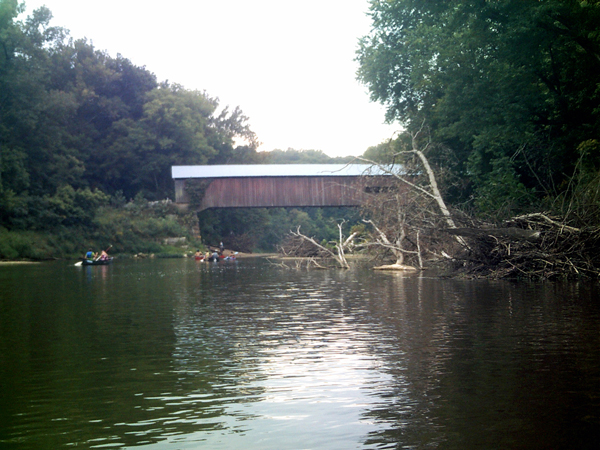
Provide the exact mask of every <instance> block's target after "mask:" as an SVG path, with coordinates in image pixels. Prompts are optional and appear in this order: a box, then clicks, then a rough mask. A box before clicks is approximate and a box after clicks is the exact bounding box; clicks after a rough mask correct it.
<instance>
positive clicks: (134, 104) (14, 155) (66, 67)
mask: <svg viewBox="0 0 600 450" xmlns="http://www.w3.org/2000/svg"><path fill="white" fill-rule="evenodd" d="M23 11H24V4H23V3H20V2H18V1H17V0H0V225H2V226H5V227H9V228H28V229H35V228H39V227H40V226H47V225H50V224H55V222H56V220H58V219H57V218H58V217H60V216H64V215H65V214H66V213H65V211H64V208H63V210H62V211H61V210H60V208H58V207H57V206H56V205H62V206H63V207H64V206H68V208H71V210H73V209H74V208H75V207H76V206H77V205H76V203H77V202H80V203H82V205H83V204H84V203H85V204H87V205H88V206H90V207H91V206H92V205H97V204H101V203H102V202H106V201H107V199H108V196H113V195H115V194H117V193H118V195H120V196H124V197H126V198H133V197H135V196H136V195H138V194H141V195H143V196H144V197H145V198H147V199H150V200H152V199H162V198H165V197H169V196H172V195H173V193H172V192H173V191H172V180H171V173H170V168H171V165H174V164H225V163H228V162H239V160H240V158H241V159H245V158H246V159H251V156H252V155H253V154H255V153H256V146H257V142H256V137H255V135H254V133H253V132H252V131H251V130H250V127H249V125H248V119H247V117H246V116H244V114H243V113H242V111H241V110H240V109H239V108H235V109H233V110H230V109H229V108H228V107H221V105H220V104H219V100H218V98H215V97H211V96H209V95H208V94H207V93H206V92H200V91H192V90H188V89H185V88H183V87H182V86H180V85H177V84H170V83H167V82H159V81H157V79H156V77H155V75H154V74H153V73H151V72H149V71H148V70H147V69H146V68H145V67H138V66H135V65H134V64H132V63H131V61H129V60H128V59H127V58H124V57H123V56H121V55H117V56H116V57H112V56H110V55H108V54H107V53H106V52H103V51H100V50H97V49H96V48H94V46H93V45H92V44H91V43H90V42H88V41H87V40H86V39H80V40H73V39H72V38H70V37H69V34H68V32H67V31H66V30H64V29H62V28H60V27H53V26H50V20H51V18H52V14H51V12H50V10H49V9H48V8H46V7H42V8H40V9H38V10H36V11H34V12H33V13H32V14H31V15H30V16H29V17H27V18H26V19H23V20H21V19H20V17H21V16H22V13H23ZM236 142H243V144H242V145H239V144H236ZM248 155H249V156H248ZM66 193H68V195H67V194H66ZM65 202H66V203H68V205H65ZM69 202H70V203H69ZM86 202H87V203H86ZM57 208H58V209H57ZM75 209H77V208H75ZM51 216H52V217H51ZM84 216H85V215H81V217H77V215H75V216H72V215H71V216H70V217H69V218H68V221H70V222H77V221H78V220H79V219H81V221H85V217H84ZM51 218H54V220H51ZM65 218H66V216H65Z"/></svg>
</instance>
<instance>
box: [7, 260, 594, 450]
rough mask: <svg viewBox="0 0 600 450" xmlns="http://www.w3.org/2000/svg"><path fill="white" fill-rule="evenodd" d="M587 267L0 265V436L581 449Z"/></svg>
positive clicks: (267, 445)
mask: <svg viewBox="0 0 600 450" xmlns="http://www.w3.org/2000/svg"><path fill="white" fill-rule="evenodd" d="M598 294H599V289H598V285H597V284H586V283H543V284H542V283H540V284H535V283H527V282H519V283H510V282H496V281H457V280H440V279H436V278H433V277H427V276H422V275H412V276H405V275H402V274H398V273H387V272H374V271H371V270H368V269H364V268H355V269H350V270H346V271H342V270H329V271H319V270H317V271H306V270H285V269H283V268H281V267H275V266H273V265H270V264H269V263H268V261H266V260H265V259H262V258H249V259H242V260H238V261H237V262H221V263H199V262H196V261H193V260H184V259H163V260H161V259H157V260H144V261H135V260H117V261H116V262H115V263H114V264H113V265H112V266H106V267H74V266H73V265H72V263H65V262H53V263H44V264H36V265H26V266H11V265H9V266H0V449H2V450H4V449H10V450H12V449H14V450H25V449H27V450H29V449H32V450H33V449H35V450H39V449H64V448H67V449H68V448H73V447H77V448H86V449H87V448H90V449H92V448H105V449H106V448H108V449H111V448H113V449H117V448H141V449H147V450H175V449H211V450H212V449H248V450H254V449H256V450H258V449H260V450H270V449H272V450H286V449H323V450H335V449H339V450H349V449H382V448H392V449H404V448H406V449H463V450H464V449H592V448H593V449H597V448H599V447H598V446H599V443H600V431H599V430H600V419H599V415H600V301H599V295H598Z"/></svg>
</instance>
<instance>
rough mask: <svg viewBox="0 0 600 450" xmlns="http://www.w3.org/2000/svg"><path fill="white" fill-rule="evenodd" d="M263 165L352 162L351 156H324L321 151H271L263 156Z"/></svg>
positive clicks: (289, 149) (290, 149)
mask: <svg viewBox="0 0 600 450" xmlns="http://www.w3.org/2000/svg"><path fill="white" fill-rule="evenodd" d="M264 157H265V159H264V162H263V164H336V163H337V164H342V163H347V162H350V161H352V159H353V158H352V157H351V156H346V157H336V158H332V157H331V156H328V155H326V154H325V153H323V152H322V151H321V150H294V149H292V148H288V149H287V150H285V151H284V150H273V151H271V152H268V153H265V154H264Z"/></svg>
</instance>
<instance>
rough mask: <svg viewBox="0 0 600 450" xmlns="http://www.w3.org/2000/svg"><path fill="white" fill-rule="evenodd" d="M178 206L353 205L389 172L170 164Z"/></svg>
mask: <svg viewBox="0 0 600 450" xmlns="http://www.w3.org/2000/svg"><path fill="white" fill-rule="evenodd" d="M172 176H173V180H174V182H175V202H176V203H177V204H178V205H180V206H181V207H188V206H189V204H190V203H191V204H193V205H194V209H196V210H198V211H202V210H204V209H208V208H270V207H301V206H358V205H361V204H362V203H364V202H365V200H366V198H367V196H368V195H369V194H370V193H373V192H378V191H380V190H381V189H383V188H385V186H386V185H389V183H390V181H391V180H390V177H389V176H388V175H386V174H384V173H383V172H381V171H378V170H377V169H376V168H374V167H373V166H370V165H365V164H250V165H215V166H173V167H172Z"/></svg>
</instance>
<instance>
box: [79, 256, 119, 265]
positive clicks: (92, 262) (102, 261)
mask: <svg viewBox="0 0 600 450" xmlns="http://www.w3.org/2000/svg"><path fill="white" fill-rule="evenodd" d="M112 262H113V259H112V258H108V259H98V260H92V259H84V260H83V261H81V265H82V266H107V265H109V264H111V263H112Z"/></svg>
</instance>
